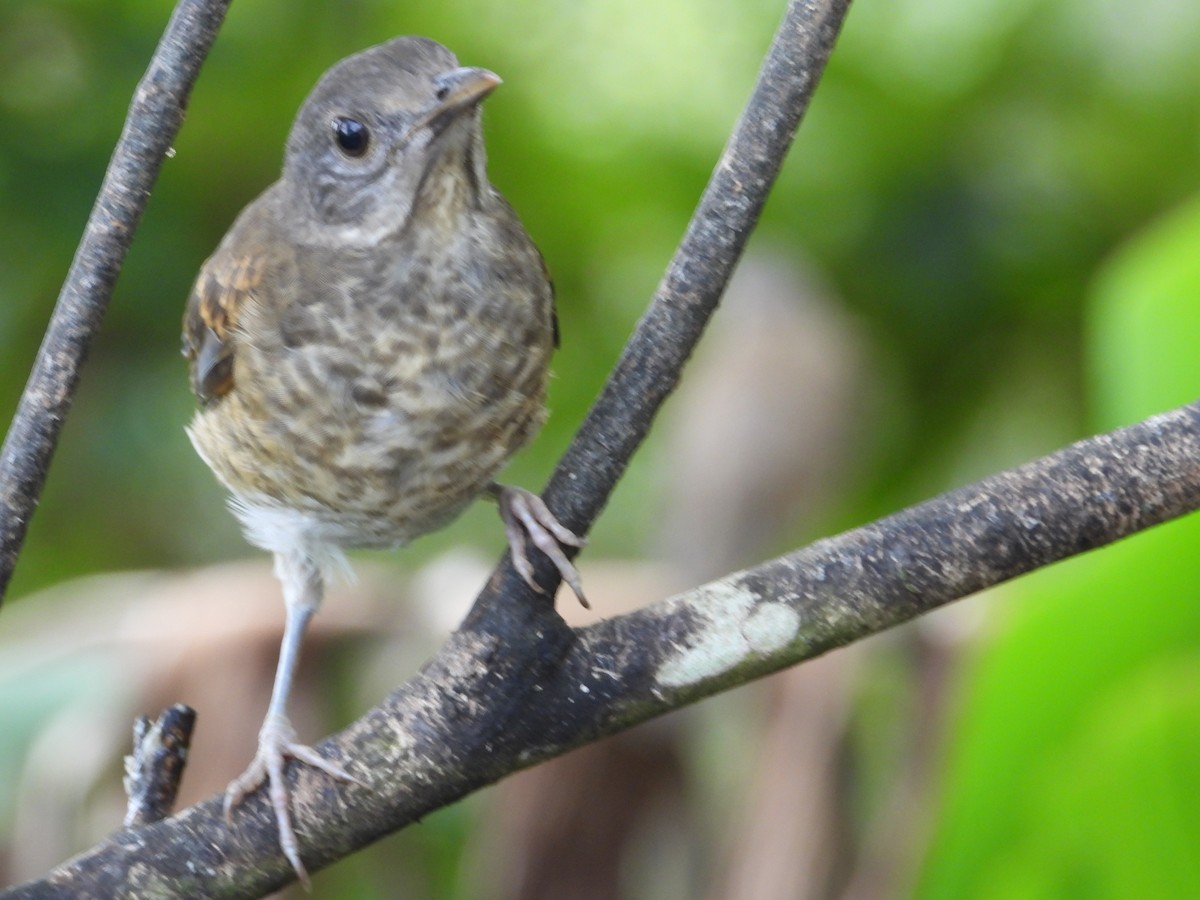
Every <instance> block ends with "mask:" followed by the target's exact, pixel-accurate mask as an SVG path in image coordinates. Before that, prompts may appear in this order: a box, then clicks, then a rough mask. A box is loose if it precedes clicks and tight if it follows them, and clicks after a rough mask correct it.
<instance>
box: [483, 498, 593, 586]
mask: <svg viewBox="0 0 1200 900" xmlns="http://www.w3.org/2000/svg"><path fill="white" fill-rule="evenodd" d="M492 493H493V495H494V496H495V498H496V503H497V504H498V505H499V507H500V518H501V519H503V520H504V534H505V536H506V537H507V538H508V546H509V548H510V549H511V550H512V559H513V566H514V567H515V568H516V570H517V574H519V575H520V576H521V577H522V578H523V579H524V580H525V583H526V584H528V585H529V586H530V587H532V588H533V589H534V590H535V591H538V592H539V593H541V592H542V587H541V585H539V584H538V583H537V581H535V580H534V577H533V563H531V562H530V561H529V556H528V554H527V553H526V538H527V537H528V539H529V540H531V541H533V545H534V546H535V547H537V548H538V549H539V550H541V551H542V552H543V553H544V554H546V556H548V557H549V558H550V561H551V562H552V563H554V566H555V568H557V569H558V574H559V575H560V576H562V580H563V581H565V582H566V583H567V584H568V585H569V586H570V588H571V590H572V591H574V592H575V596H576V597H578V598H579V602H580V603H581V604H583V607H584V609H591V608H592V607H591V604H589V603H588V601H587V597H586V596H584V593H583V581H582V579H581V578H580V577H579V570H578V569H576V568H575V566H574V564H573V563H572V562H571V560H569V559H567V555H566V554H565V553H563V550H562V546H561V545H563V544H565V545H566V546H568V547H582V546H583V545H584V544H585V543H586V541H584V539H583V538H581V537H579V535H577V534H575V532H573V531H571V530H570V529H569V528H567V527H566V526H565V525H563V524H562V523H561V522H560V521H558V519H557V518H555V516H554V513H552V512H550V509H549V508H548V507H547V506H546V504H545V502H544V501H543V500H542V498H541V497H539V496H538V495H537V494H535V493H533V492H532V491H527V490H525V489H524V488H519V487H510V486H507V485H493V486H492Z"/></svg>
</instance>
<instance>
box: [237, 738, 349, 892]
mask: <svg viewBox="0 0 1200 900" xmlns="http://www.w3.org/2000/svg"><path fill="white" fill-rule="evenodd" d="M295 737H296V733H295V731H294V730H293V729H292V726H291V723H289V722H288V721H287V719H282V718H278V717H272V718H268V719H267V721H265V722H264V723H263V727H262V731H260V732H259V735H258V752H257V753H256V754H255V756H254V760H253V762H251V763H250V765H249V767H247V769H246V771H245V772H243V773H242V774H241V775H239V776H238V777H237V778H235V779H234V780H233V781H231V782H230V783H229V787H228V788H226V789H225V803H224V813H225V822H226V824H232V823H233V810H234V808H235V807H236V806H238V805H239V804H240V803H241V802H242V801H243V800H245V799H246V797H248V796H249V795H250V794H252V793H254V791H255V790H257V788H258V786H259V785H261V784H262V783H263V782H264V781H265V782H266V783H267V798H268V799H269V800H270V802H271V809H272V810H274V812H275V823H276V825H277V826H278V828H279V848H280V849H281V850H282V851H283V855H284V856H286V857H287V860H288V862H289V863H291V864H292V868H293V869H295V870H296V876H297V877H298V878H299V879H300V883H301V884H302V885H304V888H305V890H310V889H311V887H312V884H311V882H310V881H309V878H308V870H307V869H305V868H304V863H303V862H302V861H301V859H300V843H299V841H297V839H296V832H295V829H294V828H293V827H292V817H291V813H290V812H289V811H288V787H287V780H286V778H285V774H286V773H285V766H286V760H287V758H288V757H291V758H293V759H297V760H299V761H300V762H303V763H306V764H308V765H310V766H312V767H313V768H315V769H320V770H321V771H322V772H324V773H325V774H327V775H329V776H330V777H331V778H334V779H336V780H338V781H345V782H351V783H353V784H358V785H361V784H362V782H361V781H359V780H358V779H357V778H355V777H354V776H353V775H351V774H350V773H349V772H347V771H346V770H345V769H344V768H342V767H341V766H340V765H338V764H337V763H335V762H333V761H332V760H328V759H326V758H325V757H323V756H321V754H319V753H317V751H316V750H314V749H313V748H312V747H309V746H308V745H307V744H300V743H297V742H296V740H295Z"/></svg>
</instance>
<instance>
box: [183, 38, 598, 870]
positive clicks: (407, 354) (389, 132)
mask: <svg viewBox="0 0 1200 900" xmlns="http://www.w3.org/2000/svg"><path fill="white" fill-rule="evenodd" d="M499 83H500V79H499V78H498V77H496V76H495V75H494V74H492V73H491V72H488V71H486V70H484V69H475V68H459V67H458V61H457V60H456V59H455V57H454V55H453V54H452V53H451V52H450V51H449V50H447V49H446V48H445V47H442V46H441V45H440V44H437V43H435V42H433V41H431V40H428V39H425V38H417V37H402V38H396V39H395V40H392V41H390V42H388V43H385V44H382V45H380V46H377V47H374V48H371V49H369V50H366V51H364V52H362V53H359V54H357V55H355V56H351V57H349V58H348V59H345V60H343V61H342V62H340V63H338V64H337V65H336V66H334V67H333V68H332V69H330V70H329V71H328V72H327V73H326V74H325V75H324V76H323V77H322V78H321V79H320V81H319V82H318V83H317V85H316V87H315V88H314V89H313V91H312V93H311V94H310V95H309V96H308V98H307V99H306V100H305V102H304V104H303V106H301V108H300V111H299V113H298V114H297V117H296V121H295V123H294V124H293V126H292V129H291V132H290V134H289V136H288V141H287V148H286V151H285V156H284V164H283V174H282V176H281V177H280V179H279V180H278V181H277V182H275V184H273V185H271V186H270V187H269V188H267V190H266V191H265V192H264V193H263V194H262V195H261V196H259V197H258V198H257V199H256V200H254V201H253V202H252V203H251V204H250V205H249V206H247V207H246V209H245V210H244V211H243V212H242V213H241V215H240V216H239V217H238V218H237V220H236V221H235V222H234V224H233V226H232V228H231V229H230V230H229V233H228V234H227V235H226V236H225V239H224V240H223V241H222V242H221V244H220V246H219V247H218V248H217V250H216V252H215V253H214V254H213V255H212V257H210V258H209V259H208V261H207V262H206V263H205V264H204V266H203V268H202V269H201V271H200V274H199V277H198V278H197V280H196V283H195V286H194V287H193V289H192V294H191V297H190V299H189V301H188V305H187V311H186V313H185V316H184V328H183V341H184V354H185V355H186V357H187V358H188V361H189V364H190V371H191V383H192V389H193V391H194V392H195V394H196V396H197V398H199V401H200V410H199V412H198V413H197V414H196V417H195V419H194V420H193V421H192V423H191V426H190V427H189V428H188V434H189V436H190V437H191V439H192V443H193V444H194V445H195V447H196V451H197V452H198V453H199V454H200V456H201V457H202V458H203V459H204V461H205V462H206V463H207V464H208V466H209V467H210V468H211V469H212V470H213V472H215V473H216V475H217V478H218V479H220V481H221V482H222V483H223V484H224V485H225V487H226V488H228V489H229V491H230V493H231V495H232V497H231V506H232V508H233V511H234V513H235V514H236V515H237V517H238V519H240V520H241V523H242V526H243V529H244V530H245V533H246V537H247V539H248V540H249V541H250V543H252V544H254V545H256V546H258V547H261V548H263V549H264V550H268V551H270V552H271V553H273V554H274V558H275V572H276V575H277V576H278V578H279V580H280V582H281V583H282V586H283V596H284V601H285V606H286V610H287V617H286V624H285V627H284V634H283V643H282V647H281V649H280V655H279V667H278V671H277V672H276V675H275V685H274V689H273V692H272V696H271V701H270V706H269V708H268V710H267V714H266V718H265V720H264V722H263V725H262V730H261V731H260V733H259V739H258V753H257V755H256V756H255V758H254V761H253V762H252V763H251V765H250V767H249V768H248V769H247V770H246V772H245V773H244V774H243V775H242V776H240V777H239V778H237V779H236V780H235V781H234V782H233V783H232V784H230V786H229V789H228V791H227V793H226V795H225V815H226V818H227V819H229V818H230V817H231V812H232V810H233V808H234V807H236V806H237V805H238V803H240V802H241V800H242V799H243V798H244V797H245V796H246V795H247V794H249V793H250V792H252V791H254V790H255V789H256V788H257V787H258V786H259V785H260V784H261V783H262V782H263V781H266V782H267V783H268V788H269V796H270V802H271V804H272V806H273V808H274V811H275V817H276V820H277V822H278V827H279V840H280V846H281V848H282V849H283V852H284V853H285V854H286V856H287V858H288V860H289V861H290V862H291V864H292V866H293V867H294V868H295V870H296V872H297V874H298V875H299V876H300V878H301V880H302V881H306V880H307V875H306V873H305V869H304V865H303V863H302V862H301V859H300V853H299V847H298V843H297V840H296V834H295V831H294V829H293V827H292V822H291V817H290V815H289V811H288V794H287V786H286V781H285V779H284V766H285V759H286V758H287V757H294V758H296V759H299V760H302V761H303V762H305V763H308V764H309V765H311V766H315V767H317V768H319V769H321V770H322V771H324V772H326V773H328V774H329V775H331V776H333V777H334V778H337V779H342V780H348V781H354V780H356V779H354V777H353V776H352V775H351V774H350V773H349V772H348V771H347V770H346V769H344V768H342V767H341V766H339V765H338V764H336V763H334V762H332V761H330V760H328V759H325V758H324V757H322V756H321V755H319V754H318V753H317V752H316V751H315V750H313V749H312V748H310V747H307V746H304V745H302V744H299V743H297V742H296V737H295V732H294V730H293V728H292V726H291V724H290V723H289V721H288V718H287V713H286V706H287V699H288V693H289V690H290V688H291V685H292V678H293V675H294V672H295V668H296V660H297V655H298V652H299V648H300V642H301V639H302V636H303V633H304V629H305V627H306V625H307V624H308V622H309V620H310V619H311V617H312V616H313V614H314V613H315V612H316V610H317V607H318V606H319V605H320V602H321V597H322V593H323V589H324V581H325V578H326V577H327V576H328V575H329V574H330V573H331V571H332V570H335V569H337V568H339V567H342V566H344V565H345V558H344V556H343V552H342V551H343V549H344V548H347V547H395V546H399V545H402V544H405V543H407V542H408V541H410V540H412V539H413V538H415V537H417V536H419V535H421V534H425V533H426V532H429V531H432V530H434V529H436V528H440V527H441V526H443V525H445V524H446V523H448V522H449V521H450V520H452V519H453V518H455V517H456V516H457V515H459V513H461V512H462V511H463V509H464V508H465V507H466V506H467V505H468V504H470V503H471V501H472V500H474V499H475V498H476V497H479V496H481V495H487V496H490V497H491V498H493V499H495V500H496V501H497V502H498V504H499V507H500V512H501V516H502V518H503V520H504V524H505V532H506V535H507V538H508V541H509V544H510V546H511V549H512V554H513V559H514V562H515V565H516V567H517V569H518V571H519V572H520V573H521V574H522V576H523V577H524V578H525V579H526V581H528V582H529V583H530V584H531V585H533V586H534V587H535V588H536V587H537V585H536V584H535V582H534V580H533V570H532V566H531V565H530V562H529V559H528V557H527V555H526V543H527V540H529V541H532V542H533V544H534V545H535V546H536V547H538V548H539V549H541V550H542V551H543V552H544V553H545V554H546V555H548V556H549V557H550V558H551V560H553V562H554V563H555V564H556V566H557V568H558V570H559V572H560V573H561V574H562V576H563V578H564V580H566V581H567V582H568V583H569V584H570V585H571V587H572V588H573V589H574V591H575V593H576V594H577V595H578V596H579V597H580V599H581V600H582V599H583V592H582V589H581V587H580V582H579V575H578V573H577V572H576V570H575V568H574V566H572V565H571V563H570V561H569V560H568V559H567V557H566V555H565V554H564V552H563V550H562V548H561V547H560V543H561V544H565V545H570V546H580V545H581V544H582V541H581V540H580V539H579V538H577V537H576V536H575V535H574V534H572V533H571V532H570V531H569V530H568V529H566V528H565V527H563V526H562V525H561V524H559V522H558V521H557V520H556V519H555V518H554V516H553V515H552V514H551V513H550V512H549V510H547V509H546V507H545V504H543V503H542V501H541V500H540V498H538V497H537V496H536V495H534V494H532V493H530V492H528V491H524V490H521V489H519V488H512V487H502V486H500V485H498V484H496V483H495V481H494V480H493V479H494V477H495V475H496V473H497V471H498V470H499V469H500V468H501V467H502V466H503V465H504V464H505V462H506V461H507V460H508V459H509V457H510V456H512V454H513V453H514V452H515V451H516V450H518V449H519V448H520V447H522V446H523V445H524V444H525V443H526V442H528V441H529V439H530V438H531V437H532V436H533V435H534V433H535V432H536V431H537V429H538V428H539V427H540V425H541V423H542V421H543V419H544V418H545V392H546V379H547V371H548V366H549V360H550V355H551V353H552V351H553V349H554V347H555V345H556V344H557V337H558V334H557V323H556V319H555V312H554V296H553V291H552V288H551V285H550V281H549V278H548V277H547V274H546V269H545V265H544V263H543V261H542V257H541V255H540V254H539V253H538V250H537V248H536V247H534V245H533V242H532V241H531V240H530V238H529V235H528V234H526V232H525V229H524V228H523V227H522V225H521V223H520V221H519V220H518V219H517V216H516V214H515V213H514V212H513V210H512V208H511V207H510V206H509V205H508V203H507V202H506V201H505V199H504V198H503V197H502V196H501V195H500V194H499V193H498V192H497V191H496V190H495V188H493V187H492V185H491V184H490V183H489V181H488V176H487V169H486V159H485V154H484V145H483V136H482V131H481V125H480V103H481V101H482V100H483V99H484V98H485V97H487V96H488V94H490V93H491V92H492V90H493V89H494V88H495V87H496V85H498V84H499ZM539 590H540V589H539Z"/></svg>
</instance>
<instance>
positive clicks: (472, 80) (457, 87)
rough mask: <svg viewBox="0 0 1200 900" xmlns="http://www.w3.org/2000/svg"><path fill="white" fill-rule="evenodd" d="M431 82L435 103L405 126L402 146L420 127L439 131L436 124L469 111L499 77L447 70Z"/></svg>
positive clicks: (478, 71)
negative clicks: (435, 92) (434, 86)
mask: <svg viewBox="0 0 1200 900" xmlns="http://www.w3.org/2000/svg"><path fill="white" fill-rule="evenodd" d="M433 83H434V85H436V87H437V90H438V97H437V101H436V102H435V103H434V104H433V105H432V106H431V107H430V108H429V109H428V110H426V111H425V112H424V113H423V114H421V115H420V116H419V117H418V118H417V120H416V121H415V122H413V123H412V125H410V126H409V128H408V132H407V133H406V134H405V136H404V139H403V140H402V141H401V143H402V144H404V143H407V142H408V140H409V139H410V138H411V137H412V136H413V135H414V134H416V133H417V132H418V131H420V130H421V129H422V128H431V127H432V128H433V129H434V130H435V131H440V130H441V128H440V127H439V125H441V124H444V123H447V122H449V121H450V120H451V119H453V118H455V117H456V116H457V115H459V113H462V112H464V111H466V110H468V109H471V108H473V107H474V106H475V105H476V104H478V103H479V101H481V100H482V99H483V98H484V97H486V96H487V95H488V94H490V93H491V92H492V91H494V90H495V89H496V87H497V85H499V84H500V76H499V75H497V74H496V73H495V72H489V71H488V70H487V69H473V68H461V69H451V70H450V71H449V72H443V73H442V74H441V75H438V76H437V77H436V78H434V79H433Z"/></svg>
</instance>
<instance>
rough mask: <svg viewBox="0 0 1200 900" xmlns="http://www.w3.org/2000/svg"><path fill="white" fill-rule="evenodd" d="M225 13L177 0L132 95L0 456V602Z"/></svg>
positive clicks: (214, 0)
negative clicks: (92, 352) (124, 267)
mask: <svg viewBox="0 0 1200 900" xmlns="http://www.w3.org/2000/svg"><path fill="white" fill-rule="evenodd" d="M228 7H229V0H180V2H179V5H178V6H177V7H176V8H175V12H174V14H173V15H172V16H171V21H170V23H169V24H168V25H167V30H166V31H165V32H164V33H163V36H162V40H160V41H159V44H158V48H157V49H156V50H155V51H154V56H153V57H152V58H151V60H150V66H149V68H148V69H147V70H146V74H145V75H144V76H143V77H142V80H141V81H140V82H139V83H138V86H137V90H136V91H135V92H134V95H133V102H132V103H131V104H130V107H129V114H128V116H127V117H126V119H125V128H124V130H123V131H122V132H121V138H120V140H119V141H118V142H117V146H116V149H115V150H114V151H113V156H112V159H111V160H110V162H109V164H108V171H107V172H106V173H105V175H104V183H103V185H102V186H101V188H100V194H99V195H98V196H97V197H96V203H95V205H94V206H93V207H92V214H91V216H90V217H89V218H88V222H87V227H86V228H85V230H84V233H83V239H82V240H81V241H80V243H79V248H78V249H77V250H76V251H75V259H74V260H73V261H72V263H71V268H70V271H69V272H68V273H67V279H66V281H65V282H64V283H63V287H62V291H61V292H60V293H59V295H58V303H57V304H56V305H55V307H54V314H53V316H52V317H51V319H50V326H49V327H48V328H47V330H46V336H45V337H44V338H43V339H42V346H41V349H40V350H39V351H38V355H37V359H36V361H35V362H34V365H33V371H32V372H31V373H30V375H29V381H28V382H27V383H26V385H25V392H24V393H23V394H22V395H21V402H20V404H19V405H18V406H17V412H16V415H15V416H14V417H13V421H12V425H11V426H10V427H9V429H8V435H7V436H6V437H5V439H4V447H3V449H2V450H0V598H3V596H4V591H5V589H6V588H7V587H8V582H9V580H10V579H11V578H12V573H13V569H14V568H15V567H16V564H17V557H18V555H20V552H21V545H22V544H23V543H24V540H25V532H26V530H27V529H28V527H29V519H30V517H31V516H32V515H33V511H34V509H36V508H37V503H38V498H39V497H40V496H41V493H42V486H43V485H44V484H45V481H46V472H47V470H48V469H49V467H50V459H51V457H52V456H53V455H54V448H55V446H56V445H57V443H58V435H59V432H60V430H61V429H62V425H63V422H64V421H65V420H66V417H67V412H68V411H69V410H70V408H71V401H72V400H73V399H74V397H75V388H76V385H77V384H78V383H79V371H80V368H81V367H82V366H83V361H84V359H85V358H86V356H87V352H88V348H89V347H90V346H91V343H92V338H93V337H95V335H96V332H97V331H99V329H100V321H101V319H103V317H104V311H105V310H106V309H107V308H108V301H109V298H110V297H111V296H112V291H113V285H115V284H116V281H117V275H118V273H120V271H121V265H122V263H123V262H124V260H125V254H126V252H127V251H128V250H129V245H130V243H131V242H132V241H133V233H134V231H135V230H136V229H137V226H138V223H139V222H140V221H141V218H142V211H143V210H144V209H145V207H146V201H147V200H148V199H149V198H150V188H151V187H152V186H153V185H154V182H155V181H156V180H157V178H158V171H159V168H160V167H161V166H162V161H163V159H165V158H166V155H167V153H168V151H169V150H170V148H171V142H172V141H174V140H175V135H176V134H178V133H179V127H180V125H182V124H183V114H184V109H185V107H186V106H187V98H188V95H189V94H190V93H191V90H192V85H193V84H194V83H195V81H196V76H197V75H198V74H199V72H200V65H201V63H203V62H204V59H205V57H206V56H207V55H208V51H209V48H210V47H211V46H212V42H213V40H214V39H215V38H216V36H217V29H218V28H220V26H221V22H222V21H223V20H224V18H225V11H226V10H227V9H228ZM9 362H10V363H11V362H12V361H11V360H10V361H9Z"/></svg>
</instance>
